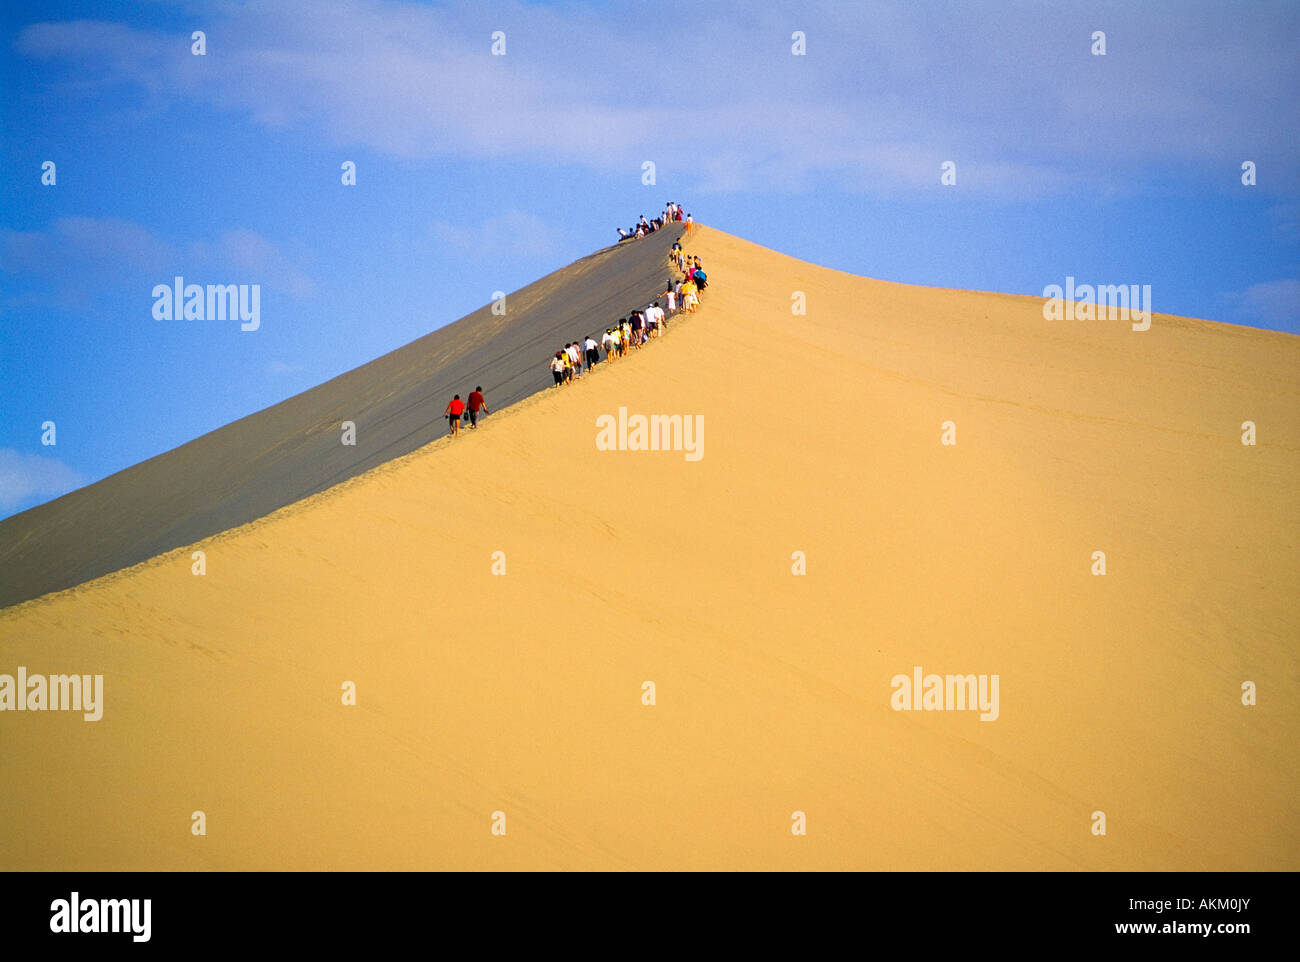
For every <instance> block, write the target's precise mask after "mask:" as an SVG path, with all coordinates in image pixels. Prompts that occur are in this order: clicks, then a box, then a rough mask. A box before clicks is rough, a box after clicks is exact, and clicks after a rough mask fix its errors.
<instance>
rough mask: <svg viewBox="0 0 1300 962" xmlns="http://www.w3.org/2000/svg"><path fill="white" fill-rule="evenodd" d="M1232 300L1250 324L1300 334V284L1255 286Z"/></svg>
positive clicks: (1291, 282)
mask: <svg viewBox="0 0 1300 962" xmlns="http://www.w3.org/2000/svg"><path fill="white" fill-rule="evenodd" d="M1228 300H1229V302H1230V303H1231V304H1232V305H1233V306H1235V307H1236V308H1237V310H1239V311H1240V312H1241V314H1242V315H1243V317H1244V318H1245V319H1247V320H1252V321H1257V322H1259V323H1263V324H1267V325H1268V326H1269V327H1272V328H1285V329H1286V330H1292V331H1297V332H1300V280H1295V279H1287V280H1281V281H1269V282H1267V283H1264V284H1252V285H1251V286H1250V287H1248V288H1246V289H1245V290H1244V291H1237V292H1235V293H1232V294H1229V295H1228Z"/></svg>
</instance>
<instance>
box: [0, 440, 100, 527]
mask: <svg viewBox="0 0 1300 962" xmlns="http://www.w3.org/2000/svg"><path fill="white" fill-rule="evenodd" d="M85 483H86V481H85V479H84V478H82V476H81V475H80V474H78V473H77V472H76V471H74V470H72V468H70V467H68V466H67V465H66V464H64V463H63V462H62V461H59V460H57V459H55V458H47V457H42V456H41V455H38V454H28V453H26V452H23V451H16V450H14V449H13V448H0V513H3V514H9V513H10V512H12V511H14V510H15V509H16V508H18V507H19V506H21V505H29V504H35V503H40V502H43V501H48V500H49V499H51V498H57V497H59V496H60V495H63V494H67V493H68V492H69V491H71V490H73V489H74V488H79V487H81V486H82V485H84V484H85Z"/></svg>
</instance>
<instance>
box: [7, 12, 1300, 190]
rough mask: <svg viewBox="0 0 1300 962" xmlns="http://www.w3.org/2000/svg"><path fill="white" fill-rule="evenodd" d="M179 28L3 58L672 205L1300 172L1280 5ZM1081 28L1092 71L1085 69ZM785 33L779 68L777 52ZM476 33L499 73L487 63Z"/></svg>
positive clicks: (86, 28) (87, 32)
mask: <svg viewBox="0 0 1300 962" xmlns="http://www.w3.org/2000/svg"><path fill="white" fill-rule="evenodd" d="M203 19H204V20H205V22H210V24H211V26H210V29H209V48H210V51H209V55H208V56H207V57H193V56H190V54H189V51H188V46H187V44H185V43H179V42H178V41H177V38H176V36H175V35H174V34H163V33H157V32H149V31H142V30H135V29H131V28H127V27H124V26H122V25H119V24H111V23H99V22H85V21H82V22H76V23H46V24H37V25H33V26H30V27H28V28H26V29H25V30H23V31H22V33H21V34H20V37H19V42H18V49H19V50H20V52H22V53H24V54H26V55H28V56H32V57H40V58H47V59H56V60H59V61H63V62H67V63H75V64H76V65H77V66H78V68H79V74H80V75H81V76H83V77H84V78H87V79H84V80H82V81H80V82H81V83H82V84H93V83H97V84H99V85H101V86H111V85H115V84H121V83H133V84H138V85H139V86H141V87H142V88H143V89H144V90H145V91H146V92H147V93H148V94H149V95H150V97H151V98H153V99H154V100H155V101H156V102H157V103H158V105H159V109H161V108H162V107H164V106H167V105H168V104H167V101H168V100H174V101H180V102H181V103H192V102H196V101H197V102H203V103H207V104H210V105H212V106H214V107H216V108H218V109H220V110H223V111H233V112H237V113H243V114H245V115H247V116H250V117H252V118H253V119H254V120H255V121H256V122H258V123H260V124H262V125H264V126H267V127H272V128H280V127H296V128H298V129H302V130H313V131H319V132H320V133H321V135H322V136H323V137H324V138H325V139H327V140H329V141H332V142H333V143H335V144H337V145H339V146H350V145H359V146H362V147H366V148H370V149H373V150H375V151H377V152H380V153H383V154H387V155H390V156H396V157H403V158H434V157H440V156H454V157H459V158H468V159H473V160H478V159H526V160H529V161H536V162H548V163H562V164H567V163H576V164H580V165H583V166H585V167H588V168H592V169H597V170H600V171H602V172H617V171H626V172H628V174H629V176H630V177H635V176H636V175H637V174H639V169H640V164H641V162H642V161H643V160H647V159H651V160H655V161H656V163H657V164H658V165H659V167H660V172H661V176H671V175H673V174H679V175H681V174H684V175H686V176H685V177H683V178H682V179H679V180H676V181H675V183H677V184H684V186H686V187H688V188H690V189H696V190H699V189H701V188H703V189H714V190H732V189H744V188H752V187H759V188H762V189H765V190H772V189H784V188H794V189H802V188H803V187H806V186H808V185H809V184H810V183H822V182H824V181H825V180H826V178H828V177H829V178H831V179H833V181H835V182H836V183H841V184H847V185H857V186H859V187H861V188H862V189H864V190H868V191H872V192H890V191H899V190H915V189H917V188H918V187H926V188H927V189H928V188H929V187H932V186H937V184H938V173H937V168H938V164H939V163H941V162H942V161H944V160H955V161H956V162H957V163H958V168H959V171H963V172H969V176H965V177H963V176H962V175H961V174H959V184H960V185H961V186H962V187H963V189H968V190H972V191H986V192H996V193H1002V194H1007V195H1017V194H1018V193H1019V192H1022V191H1028V192H1033V193H1037V192H1041V191H1043V190H1056V189H1060V188H1062V187H1066V186H1070V185H1073V184H1075V183H1077V182H1079V181H1081V180H1083V181H1087V180H1091V181H1093V182H1094V183H1097V184H1099V185H1102V186H1104V187H1109V189H1115V187H1116V185H1120V186H1122V185H1124V184H1125V183H1128V182H1130V180H1132V181H1134V182H1135V183H1136V180H1137V178H1136V177H1133V176H1131V175H1132V174H1133V173H1134V172H1135V171H1138V170H1142V169H1146V168H1150V167H1151V166H1152V165H1156V166H1157V167H1159V168H1160V169H1162V170H1164V171H1167V172H1169V173H1173V172H1175V171H1177V170H1179V169H1183V170H1186V169H1195V170H1199V171H1209V170H1213V169H1219V168H1220V167H1222V168H1223V169H1224V170H1237V169H1239V167H1240V161H1241V160H1242V159H1243V158H1245V157H1246V154H1247V153H1248V154H1249V155H1250V159H1253V160H1256V161H1259V162H1261V165H1263V164H1265V163H1267V165H1268V168H1267V169H1269V170H1270V171H1272V172H1273V173H1272V185H1271V186H1270V188H1269V189H1273V187H1279V188H1281V187H1285V186H1286V185H1290V186H1292V187H1294V185H1295V183H1296V176H1297V175H1296V169H1297V168H1298V167H1300V163H1297V159H1298V158H1297V153H1296V147H1295V144H1294V142H1293V139H1292V138H1291V136H1290V132H1291V130H1293V129H1294V128H1295V127H1296V126H1297V125H1298V124H1300V112H1298V110H1297V106H1296V104H1297V100H1296V98H1295V97H1294V95H1293V94H1294V90H1295V89H1296V88H1297V86H1300V70H1298V68H1297V59H1296V58H1295V57H1294V43H1295V38H1296V33H1297V29H1296V19H1295V17H1294V16H1293V15H1292V14H1291V13H1289V12H1288V11H1287V9H1286V8H1285V7H1284V6H1280V5H1279V6H1278V7H1269V6H1267V5H1261V6H1259V7H1258V8H1256V9H1253V10H1252V14H1251V16H1250V17H1243V16H1241V15H1240V14H1239V13H1238V12H1237V11H1235V10H1234V9H1233V8H1232V7H1230V6H1226V7H1216V6H1211V5H1206V4H1191V3H1161V2H1151V3H1143V4H1132V3H1122V2H1113V3H1106V2H1102V3H1099V4H1095V5H1089V6H1088V7H1087V8H1078V9H1075V8H1072V7H1069V6H1062V5H1053V4H1048V5H1033V4H1029V5H1020V4H1017V5H1007V4H1006V3H1005V2H1002V0H999V2H996V3H970V4H961V5H942V6H939V5H932V4H896V3H853V4H845V3H838V2H822V3H817V2H813V3H799V4H791V5H782V4H779V3H769V4H762V5H757V6H755V5H749V4H726V3H720V4H712V5H708V6H707V7H704V8H700V9H694V8H692V10H691V14H690V27H689V29H684V30H679V29H677V28H676V27H672V28H665V29H666V33H665V32H664V30H660V29H659V28H658V27H656V28H655V29H654V30H652V31H651V33H650V34H647V35H644V36H634V35H633V27H632V26H631V25H632V24H637V23H640V22H641V21H642V19H643V13H642V12H641V10H640V8H638V7H637V6H636V5H633V4H630V3H611V4H607V5H603V6H593V5H587V4H560V5H557V6H546V7H542V6H535V5H526V4H519V3H507V4H503V5H499V6H498V5H494V6H493V7H492V8H491V16H490V17H485V16H484V13H483V8H482V7H480V6H479V5H477V4H462V5H453V6H451V7H441V6H424V5H415V4H410V3H403V2H395V0H336V2H332V3H330V4H328V5H322V4H318V3H315V2H307V0H283V2H278V3H275V4H268V5H251V4H250V5H242V4H239V5H221V6H215V7H212V8H209V12H208V13H207V14H205V16H204V18H203ZM1103 22H1104V23H1105V25H1106V29H1107V34H1108V51H1107V55H1106V56H1105V57H1093V56H1091V54H1090V53H1089V47H1090V36H1091V32H1092V30H1094V29H1096V28H1097V24H1098V23H1103ZM796 25H797V26H798V28H799V29H803V30H805V31H806V32H807V34H808V53H807V56H804V57H795V56H792V55H791V54H790V39H789V38H790V34H791V32H792V29H794V27H795V26H796ZM498 28H499V29H503V30H505V32H506V36H507V51H508V52H507V54H506V55H505V56H504V57H494V56H491V55H490V52H489V51H490V44H491V41H490V33H491V31H492V30H494V29H498ZM669 38H670V39H671V47H672V49H671V51H670V52H669V51H663V50H662V49H661V41H662V42H665V43H666V42H667V39H669ZM218 41H219V42H218ZM214 43H215V44H216V46H215V47H214ZM128 51H129V54H128ZM1261 169H1264V167H1263V166H1261ZM1148 172H1149V171H1148ZM1206 176H1208V174H1207V175H1206ZM1232 179H1233V178H1232V177H1228V176H1226V175H1225V183H1230V182H1231V181H1232Z"/></svg>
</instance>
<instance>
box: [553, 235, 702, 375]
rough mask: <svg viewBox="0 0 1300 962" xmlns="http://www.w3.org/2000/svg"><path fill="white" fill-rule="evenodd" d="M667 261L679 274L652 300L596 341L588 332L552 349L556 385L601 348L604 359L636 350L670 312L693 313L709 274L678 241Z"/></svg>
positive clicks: (657, 333)
mask: <svg viewBox="0 0 1300 962" xmlns="http://www.w3.org/2000/svg"><path fill="white" fill-rule="evenodd" d="M688 216H689V215H688ZM669 262H670V264H671V265H672V266H675V267H677V268H678V270H680V271H681V273H682V276H681V277H680V278H678V279H677V280H674V279H673V278H672V277H669V278H668V279H667V280H666V281H665V282H664V290H662V291H660V292H659V294H658V295H657V298H658V299H657V300H655V301H654V303H652V304H650V305H648V306H647V307H644V308H637V309H636V310H634V311H632V312H631V313H630V314H629V315H628V316H627V317H621V318H619V319H618V321H617V322H616V323H615V324H613V325H612V326H610V327H607V328H605V334H604V336H603V337H602V338H601V339H600V342H599V343H597V341H596V338H595V336H594V335H588V336H587V337H586V338H581V339H579V340H576V341H570V342H569V343H568V344H565V345H564V347H563V348H562V349H561V350H558V351H556V352H555V356H554V357H553V358H551V359H550V360H549V361H548V362H547V367H548V368H549V369H550V372H551V377H552V378H553V379H554V382H555V385H554V386H555V387H563V386H564V385H566V384H571V383H573V382H574V381H576V380H578V379H579V378H581V377H582V373H583V368H584V366H585V367H586V369H587V371H591V370H592V368H594V367H595V366H596V365H597V364H599V363H600V361H601V356H600V349H601V348H603V349H604V351H605V357H604V360H606V361H614V360H617V359H618V358H621V357H626V356H627V353H628V351H634V350H637V349H639V348H640V347H642V346H643V345H645V344H648V343H649V342H650V341H651V340H653V339H655V338H658V337H662V336H663V335H664V334H665V333H666V332H667V330H668V318H669V317H670V316H672V315H676V314H679V313H687V314H694V313H695V311H696V310H697V309H698V308H699V306H700V297H701V293H700V292H701V291H703V290H704V289H705V288H706V287H708V286H709V279H708V275H707V274H705V273H704V265H703V263H701V261H700V258H699V255H698V254H697V255H694V256H688V255H687V254H686V252H685V251H684V250H682V247H681V245H680V244H673V250H672V251H671V252H670V253H669ZM665 303H666V304H667V305H668V309H667V310H664V307H663V304H665Z"/></svg>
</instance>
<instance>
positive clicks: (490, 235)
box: [433, 210, 558, 258]
mask: <svg viewBox="0 0 1300 962" xmlns="http://www.w3.org/2000/svg"><path fill="white" fill-rule="evenodd" d="M554 232H555V226H554V225H548V224H547V223H546V222H545V221H544V220H542V219H541V218H540V217H537V216H536V215H534V214H529V213H526V212H524V211H519V210H511V211H507V212H506V213H504V214H499V215H497V216H495V217H489V218H487V219H486V220H485V221H483V222H482V223H481V224H477V225H456V224H449V223H447V222H446V221H436V222H435V223H434V224H433V235H434V237H435V238H437V240H438V241H439V242H440V243H442V244H447V245H450V246H452V247H455V248H457V249H459V250H462V251H465V252H466V253H469V254H472V255H474V256H475V257H479V258H487V257H496V256H501V255H504V254H510V253H513V254H522V255H524V256H528V257H548V256H551V255H552V254H554V253H555V252H556V251H557V249H558V245H557V243H556V239H555V233H554Z"/></svg>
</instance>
